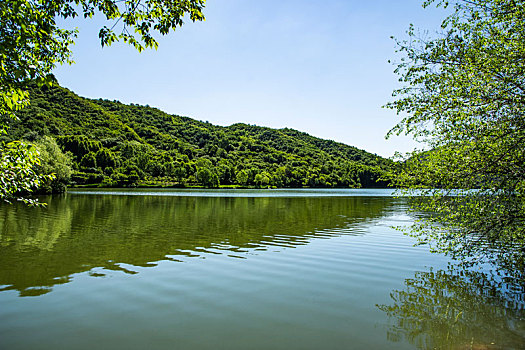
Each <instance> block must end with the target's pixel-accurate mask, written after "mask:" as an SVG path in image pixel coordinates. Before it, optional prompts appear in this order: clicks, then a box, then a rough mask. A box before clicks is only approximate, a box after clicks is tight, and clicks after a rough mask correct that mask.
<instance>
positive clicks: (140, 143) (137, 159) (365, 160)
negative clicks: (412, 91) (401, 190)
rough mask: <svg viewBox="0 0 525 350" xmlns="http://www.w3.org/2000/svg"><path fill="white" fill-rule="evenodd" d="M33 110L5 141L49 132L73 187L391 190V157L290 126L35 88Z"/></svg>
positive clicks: (26, 112) (25, 113) (32, 90)
mask: <svg viewBox="0 0 525 350" xmlns="http://www.w3.org/2000/svg"><path fill="white" fill-rule="evenodd" d="M30 99H31V105H30V107H28V108H26V109H24V110H23V111H21V112H20V113H19V120H18V121H16V122H14V123H13V124H12V125H11V129H10V133H9V135H8V136H3V137H5V138H7V137H9V140H12V139H23V140H27V141H32V142H34V141H36V142H38V141H39V140H41V139H42V138H43V137H44V136H48V137H52V138H54V139H55V140H56V143H57V144H58V146H59V147H60V149H61V150H62V152H64V153H66V154H68V153H69V157H70V160H71V161H70V165H71V167H72V175H71V178H70V181H71V184H73V185H100V186H137V185H171V186H198V185H200V186H206V187H218V186H219V185H230V186H243V187H252V186H253V187H269V186H272V187H303V186H307V187H384V186H386V185H387V184H386V183H385V182H384V181H378V179H379V178H380V177H381V176H382V174H383V173H384V172H385V171H386V170H388V169H389V168H390V167H392V165H393V163H392V162H391V161H390V160H387V159H385V158H382V157H380V156H377V155H375V154H371V153H368V152H366V151H363V150H360V149H358V148H355V147H352V146H348V145H345V144H342V143H338V142H334V141H331V140H323V139H320V138H316V137H313V136H310V135H308V134H306V133H303V132H300V131H297V130H293V129H288V128H285V129H271V128H266V127H259V126H255V125H247V124H234V125H231V126H228V127H223V126H216V125H212V124H210V123H208V122H201V121H197V120H194V119H191V118H188V117H182V116H178V115H170V114H167V113H164V112H162V111H160V110H158V109H156V108H151V107H149V106H139V105H135V104H131V105H125V104H122V103H120V102H118V101H108V100H102V99H99V100H92V99H87V98H83V97H80V96H78V95H76V94H74V93H73V92H71V91H69V90H67V89H65V88H63V87H60V86H59V85H58V83H56V84H54V85H53V86H52V87H48V86H44V87H38V86H36V84H35V85H32V86H30Z"/></svg>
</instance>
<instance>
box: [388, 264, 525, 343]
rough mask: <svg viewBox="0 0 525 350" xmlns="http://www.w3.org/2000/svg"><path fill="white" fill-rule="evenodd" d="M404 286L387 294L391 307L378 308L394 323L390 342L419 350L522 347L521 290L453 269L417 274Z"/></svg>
mask: <svg viewBox="0 0 525 350" xmlns="http://www.w3.org/2000/svg"><path fill="white" fill-rule="evenodd" d="M405 285H406V289H405V290H395V291H393V292H392V293H391V297H392V299H393V301H394V304H393V305H389V306H387V305H379V308H380V309H381V310H383V311H385V312H386V313H387V314H388V315H389V316H390V317H391V318H392V321H393V322H392V323H393V324H392V326H391V328H390V330H389V331H388V334H387V337H388V339H389V340H391V341H394V342H396V341H400V340H402V339H406V340H408V341H409V342H410V343H411V344H413V345H414V346H416V347H417V348H418V349H522V348H523V345H524V344H525V310H524V306H525V299H524V294H523V290H522V288H521V291H520V290H519V288H518V289H514V288H512V285H508V284H506V283H505V282H503V281H502V280H501V278H494V277H493V276H490V275H487V274H484V273H481V272H476V271H465V270H462V269H460V270H454V269H453V268H450V269H449V270H439V271H432V270H431V271H428V272H417V273H416V275H415V277H414V278H411V279H407V280H405ZM509 287H510V288H509Z"/></svg>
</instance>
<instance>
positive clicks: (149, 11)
mask: <svg viewBox="0 0 525 350" xmlns="http://www.w3.org/2000/svg"><path fill="white" fill-rule="evenodd" d="M204 4H205V0H148V1H145V2H144V1H142V0H129V1H117V0H53V1H50V0H9V1H0V18H1V19H2V20H1V25H0V134H5V133H7V129H8V122H9V120H10V119H16V118H17V117H16V115H15V113H17V112H18V111H19V110H20V109H22V108H23V107H26V106H27V105H28V93H27V84H28V83H29V82H31V81H37V82H38V83H39V84H40V85H41V86H51V84H52V80H53V79H52V78H51V77H49V76H48V74H49V73H50V72H51V71H52V70H53V68H55V67H56V66H57V65H58V64H63V63H70V64H71V63H73V61H72V60H71V51H70V46H71V44H73V42H74V39H75V38H76V31H75V30H65V29H61V28H60V27H59V26H58V24H57V20H58V19H59V18H62V19H68V18H74V17H77V16H79V15H82V16H83V17H84V18H88V17H89V18H91V17H92V16H93V15H94V14H95V13H100V14H102V15H103V16H104V17H105V18H106V20H107V21H109V22H111V24H112V25H111V28H108V27H107V26H104V27H103V28H101V29H100V31H99V38H100V41H101V44H102V46H105V45H111V44H112V43H113V42H115V41H118V40H122V41H124V42H126V43H129V44H131V45H133V46H134V47H135V48H136V49H137V50H139V51H142V50H143V49H144V48H157V41H156V40H155V39H154V38H153V36H152V32H158V33H160V34H162V35H165V34H167V33H168V32H170V31H171V30H175V29H176V28H177V27H179V26H182V24H183V20H182V19H183V17H184V16H185V15H188V16H189V18H190V19H191V20H192V21H197V20H198V21H201V20H204V16H203V14H202V9H203V7H204ZM119 26H120V33H119V34H117V33H116V32H115V31H114V29H117V30H118V29H119ZM130 30H131V32H130ZM131 33H134V34H131ZM125 132H126V134H129V133H131V131H130V130H126V131H125ZM131 134H132V133H131ZM131 136H136V135H133V134H132V135H131ZM11 139H12V137H11ZM22 148H23V147H22ZM1 149H2V152H3V153H2V154H1V155H0V156H1V157H2V159H3V161H4V162H8V161H9V160H10V159H13V158H12V156H13V153H12V152H15V153H17V152H18V151H13V150H14V148H13V145H7V146H6V145H1ZM79 151H80V150H79ZM86 153H87V152H86ZM17 154H18V156H23V155H27V156H28V157H29V155H30V154H31V152H26V153H17ZM75 155H76V156H77V157H80V158H81V157H82V156H83V155H84V154H82V155H80V156H79V155H78V154H75ZM15 158H16V157H15ZM80 158H79V159H78V160H80ZM17 159H18V158H17ZM22 163H24V164H25V165H26V166H29V168H30V167H31V166H30V165H31V164H34V163H33V160H32V159H26V160H25V161H20V162H19V163H14V164H12V165H10V167H11V168H17V167H19V166H21V164H22ZM27 176H29V174H25V175H24V176H22V177H19V176H4V177H3V180H4V182H3V183H2V187H3V188H2V190H1V191H0V195H1V196H2V197H0V198H1V199H9V198H11V197H12V196H13V195H14V194H13V193H11V191H13V190H14V189H20V190H24V191H25V190H27V189H28V188H29V187H32V186H36V185H38V184H39V180H38V178H37V177H35V178H34V179H33V180H34V181H31V186H28V185H27V184H26V183H25V182H24V183H7V182H5V181H18V180H20V181H22V180H24V181H25V180H26V179H28V178H27ZM4 196H6V197H4Z"/></svg>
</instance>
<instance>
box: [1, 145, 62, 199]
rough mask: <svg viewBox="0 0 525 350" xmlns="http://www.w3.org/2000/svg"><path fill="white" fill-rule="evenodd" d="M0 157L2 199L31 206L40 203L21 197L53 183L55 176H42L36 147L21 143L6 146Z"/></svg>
mask: <svg viewBox="0 0 525 350" xmlns="http://www.w3.org/2000/svg"><path fill="white" fill-rule="evenodd" d="M0 151H1V153H0V154H1V157H0V198H2V199H3V200H4V201H8V202H9V201H12V200H13V199H18V200H21V201H23V202H25V203H27V204H30V205H37V204H38V201H36V200H34V199H28V198H24V197H20V194H28V193H30V192H32V191H33V190H35V189H36V188H38V186H39V185H40V184H41V183H43V182H47V181H52V180H53V179H54V175H41V174H38V172H37V167H38V166H39V165H41V162H40V159H39V153H38V150H37V148H36V147H35V146H34V145H31V144H27V143H24V142H20V141H13V142H10V143H7V144H5V145H4V146H3V147H2V149H1V150H0Z"/></svg>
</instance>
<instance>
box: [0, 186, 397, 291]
mask: <svg viewBox="0 0 525 350" xmlns="http://www.w3.org/2000/svg"><path fill="white" fill-rule="evenodd" d="M46 202H48V208H46V209H31V208H26V207H24V206H18V205H16V204H13V205H9V206H8V205H4V206H0V266H2V269H0V285H4V286H5V287H4V289H16V290H19V291H20V292H21V293H22V295H35V294H41V293H44V292H47V291H49V290H50V287H52V286H53V285H55V284H58V283H67V282H68V281H69V276H71V274H73V273H77V272H84V271H89V270H90V269H92V268H94V267H104V268H106V269H112V270H122V271H124V272H132V271H128V270H125V269H124V268H123V267H121V266H120V265H119V264H120V263H125V264H130V265H134V266H151V265H154V264H152V262H156V261H160V260H165V259H167V256H176V255H199V254H202V253H203V252H204V253H206V252H210V253H224V254H228V255H231V254H236V255H239V254H242V253H243V252H245V251H247V250H248V249H252V248H256V249H257V250H264V249H268V247H270V246H280V247H281V246H284V247H294V246H297V245H303V244H307V243H308V242H309V240H311V239H312V238H314V237H322V236H328V237H329V236H333V235H337V234H339V233H340V232H339V231H338V230H340V229H345V228H348V227H352V226H354V225H356V224H358V223H360V222H363V221H366V220H370V219H374V218H377V217H380V216H381V215H383V213H384V212H385V210H387V209H388V208H389V207H390V206H391V204H392V199H390V198H370V197H351V198H340V197H339V198H338V197H335V198H333V197H332V198H327V197H318V198H313V197H308V198H304V197H303V198H279V197H273V198H268V197H266V198H264V197H262V198H224V197H222V198H221V197H169V196H159V197H156V196H98V195H66V196H63V197H58V196H54V197H50V198H49V199H46ZM243 257H245V255H243ZM175 258H176V257H175ZM35 287H39V288H40V289H38V288H35Z"/></svg>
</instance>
